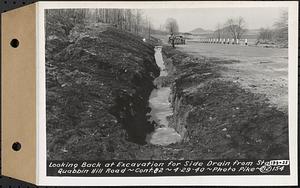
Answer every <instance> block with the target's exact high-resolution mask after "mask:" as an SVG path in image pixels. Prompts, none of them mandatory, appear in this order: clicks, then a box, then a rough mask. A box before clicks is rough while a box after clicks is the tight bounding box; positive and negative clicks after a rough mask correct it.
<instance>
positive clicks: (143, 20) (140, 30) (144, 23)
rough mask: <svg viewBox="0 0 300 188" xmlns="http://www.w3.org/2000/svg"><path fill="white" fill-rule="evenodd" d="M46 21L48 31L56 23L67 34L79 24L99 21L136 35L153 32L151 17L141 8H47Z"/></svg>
mask: <svg viewBox="0 0 300 188" xmlns="http://www.w3.org/2000/svg"><path fill="white" fill-rule="evenodd" d="M46 21H47V22H48V24H46V26H49V28H46V32H51V28H53V27H51V24H55V25H56V26H57V28H60V29H61V30H62V31H63V33H64V34H65V35H66V36H68V35H69V34H70V31H71V30H72V29H73V28H74V27H75V25H77V24H85V23H97V22H101V23H107V24H110V25H112V26H114V27H116V28H118V29H120V30H124V31H128V32H131V33H134V34H136V35H143V36H145V35H150V33H151V32H153V29H152V24H151V22H150V19H148V18H147V17H145V16H144V15H143V12H142V10H140V9H107V8H105V9H104V8H103V9H54V10H53V9H51V10H46ZM149 37H150V36H149Z"/></svg>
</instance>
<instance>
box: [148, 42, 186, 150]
mask: <svg viewBox="0 0 300 188" xmlns="http://www.w3.org/2000/svg"><path fill="white" fill-rule="evenodd" d="M155 61H156V64H157V65H158V66H159V68H160V76H159V77H157V78H156V79H155V80H154V84H155V85H156V88H155V89H153V91H152V92H151V95H150V98H149V107H150V108H151V112H150V113H149V115H150V116H151V118H150V120H151V121H155V122H156V124H157V125H158V126H157V128H156V129H155V130H154V132H152V133H151V134H150V135H149V137H148V140H147V141H148V142H149V143H150V144H153V145H161V146H167V145H169V144H172V143H176V142H179V141H181V140H182V138H181V136H180V135H179V134H178V133H177V132H176V131H175V130H174V129H173V128H171V127H170V126H169V118H170V117H171V116H172V115H173V109H172V107H171V103H170V102H169V97H170V93H171V88H170V87H169V86H163V84H162V83H160V81H159V80H160V79H161V77H166V76H167V75H168V72H167V70H166V67H165V65H164V61H163V57H162V47H161V46H156V47H155Z"/></svg>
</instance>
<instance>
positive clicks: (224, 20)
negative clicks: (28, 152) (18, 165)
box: [44, 6, 290, 176]
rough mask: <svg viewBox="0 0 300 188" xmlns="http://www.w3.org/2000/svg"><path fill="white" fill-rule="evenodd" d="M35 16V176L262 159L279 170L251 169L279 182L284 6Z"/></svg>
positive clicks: (284, 99)
mask: <svg viewBox="0 0 300 188" xmlns="http://www.w3.org/2000/svg"><path fill="white" fill-rule="evenodd" d="M44 14H45V18H44V22H45V66H46V69H45V70H46V72H45V74H46V75H45V78H46V141H47V143H46V150H47V161H48V166H47V168H50V167H60V165H61V164H58V163H59V162H66V161H68V162H66V164H63V165H66V166H68V165H71V166H72V164H71V162H70V161H86V162H84V163H85V164H89V162H91V161H93V162H101V161H116V163H117V162H118V161H129V162H135V161H141V160H142V161H149V164H147V165H148V167H149V166H151V167H152V166H155V167H156V166H160V165H161V163H163V162H165V165H168V164H169V161H171V162H172V161H184V162H185V163H184V164H183V165H186V166H188V167H193V166H194V167H195V166H197V165H198V162H197V161H206V162H207V165H208V166H212V167H218V168H220V170H219V171H218V170H216V171H215V172H216V173H217V172H220V171H222V173H223V172H229V171H230V169H225V170H224V169H221V168H223V167H224V168H225V167H226V166H228V165H226V164H227V161H229V163H231V165H233V166H234V164H238V163H240V164H242V165H245V166H247V165H248V166H251V165H249V163H250V162H248V164H247V162H246V161H247V160H256V162H257V161H259V160H261V161H264V162H266V161H271V160H274V161H281V162H283V164H285V165H287V166H283V167H282V169H281V166H279V168H276V170H274V168H273V167H272V169H271V167H270V169H265V171H264V172H263V170H262V169H259V171H260V173H268V172H270V173H279V174H287V175H288V174H289V167H288V162H289V159H290V155H289V152H290V148H289V97H288V96H289V95H288V89H289V87H288V83H289V80H288V78H289V70H288V67H289V53H288V52H289V19H288V18H289V11H288V8H287V7H272V6H270V7H261V6H257V7H224V8H222V7H204V8H193V7H191V8H180V7H177V8H166V7H162V8H101V7H100V8H99V7H95V8H56V9H51V8H49V9H45V12H44ZM214 161H217V162H214ZM150 162H151V164H150ZM119 163H120V162H119ZM119 163H118V164H119ZM121 163H122V162H121ZM123 163H124V164H125V162H123ZM196 163H197V164H196ZM93 164H96V163H93ZM261 164H263V162H262V163H261ZM63 165H62V167H64V166H63ZM130 165H132V164H130ZM142 165H143V163H142ZM144 165H146V164H144ZM256 165H258V166H259V164H256ZM121 166H122V165H121ZM124 166H126V167H128V164H125V165H124ZM137 166H138V165H137ZM199 166H200V165H199ZM267 166H268V165H267ZM72 167H73V166H72ZM93 167H94V166H93ZM175 167H176V165H175ZM231 167H232V166H231ZM264 167H266V166H264ZM283 168H284V169H283ZM249 169H250V168H249ZM190 170H194V169H193V168H192V169H190ZM266 171H267V172H266ZM135 172H136V171H135ZM147 172H148V175H149V172H151V170H150V171H147ZM232 172H233V171H232ZM239 172H245V171H242V170H238V169H237V170H236V171H235V172H233V173H236V174H238V173H239ZM64 173H66V174H67V172H64V171H60V172H59V173H58V174H57V175H58V176H69V175H66V174H64ZM72 173H74V171H73V172H72ZM76 173H77V172H76ZM137 173H139V172H137ZM209 174H214V171H212V172H210V173H209ZM225 174H226V173H225ZM151 175H152V174H151V173H150V176H151ZM173 175H174V174H173ZM179 175H180V174H179ZM200 175H201V174H200ZM83 176H84V175H83ZM94 176H101V175H94ZM112 176H114V175H112Z"/></svg>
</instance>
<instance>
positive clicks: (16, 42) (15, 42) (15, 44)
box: [10, 39, 20, 48]
mask: <svg viewBox="0 0 300 188" xmlns="http://www.w3.org/2000/svg"><path fill="white" fill-rule="evenodd" d="M19 44H20V42H19V40H18V39H12V40H11V42H10V45H11V47H13V48H17V47H18V46H19Z"/></svg>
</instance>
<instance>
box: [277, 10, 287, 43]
mask: <svg viewBox="0 0 300 188" xmlns="http://www.w3.org/2000/svg"><path fill="white" fill-rule="evenodd" d="M274 27H275V35H276V36H275V37H276V40H277V41H279V42H285V43H287V42H288V12H287V11H283V12H282V13H281V16H280V18H279V19H278V21H277V22H275V24H274Z"/></svg>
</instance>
